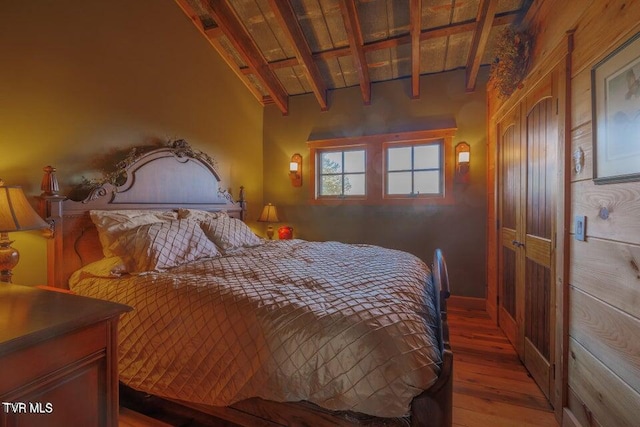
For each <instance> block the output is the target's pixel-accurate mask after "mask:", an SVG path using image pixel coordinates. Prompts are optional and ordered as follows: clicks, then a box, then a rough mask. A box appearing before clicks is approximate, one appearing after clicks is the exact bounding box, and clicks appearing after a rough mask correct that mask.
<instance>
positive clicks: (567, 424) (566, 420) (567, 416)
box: [562, 407, 582, 427]
mask: <svg viewBox="0 0 640 427" xmlns="http://www.w3.org/2000/svg"><path fill="white" fill-rule="evenodd" d="M562 427H582V424H580V421H578V419H577V418H576V417H575V415H573V412H571V409H569V408H566V407H565V408H562Z"/></svg>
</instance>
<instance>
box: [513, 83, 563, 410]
mask: <svg viewBox="0 0 640 427" xmlns="http://www.w3.org/2000/svg"><path fill="white" fill-rule="evenodd" d="M555 75H556V74H555V73H553V74H552V75H551V76H549V78H548V79H545V80H544V81H542V82H541V83H540V84H539V85H538V87H537V88H535V89H534V91H533V92H532V93H531V95H529V96H528V97H527V98H526V102H525V108H526V110H525V118H524V119H523V123H524V129H523V130H524V136H525V146H526V162H525V171H524V172H525V175H524V181H525V182H526V187H524V188H523V190H525V189H526V193H525V194H524V195H523V203H524V212H525V216H524V218H523V220H524V242H523V243H524V246H521V247H520V248H519V249H520V251H521V254H520V262H521V263H522V264H521V271H522V274H523V275H524V307H523V308H524V331H523V332H524V336H523V346H524V357H523V360H524V364H525V366H526V367H527V369H528V370H529V372H530V373H531V375H532V376H533V378H534V379H535V380H536V382H537V383H538V385H539V386H540V388H541V389H542V391H543V392H544V394H545V395H546V396H547V398H548V397H549V393H550V390H551V388H552V387H551V383H552V380H553V378H552V372H551V368H552V355H553V353H554V352H553V348H552V347H553V342H554V340H553V332H554V330H555V328H553V327H552V325H553V324H554V321H555V318H554V317H553V313H554V310H553V307H554V304H555V299H554V292H553V279H552V278H553V277H554V273H555V272H554V262H553V259H554V256H553V255H554V254H553V248H554V247H555V230H556V226H555V217H556V215H555V213H556V189H557V181H556V179H557V164H556V156H557V144H558V137H559V135H558V120H557V96H555V94H554V93H553V91H554V86H555V85H554V84H553V81H554V78H553V77H554V76H555Z"/></svg>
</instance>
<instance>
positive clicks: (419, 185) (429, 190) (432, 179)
mask: <svg viewBox="0 0 640 427" xmlns="http://www.w3.org/2000/svg"><path fill="white" fill-rule="evenodd" d="M413 178H414V186H415V191H416V192H417V193H419V194H440V172H439V171H427V172H416V173H415V175H414V177H413Z"/></svg>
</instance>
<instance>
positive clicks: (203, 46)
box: [0, 0, 263, 284]
mask: <svg viewBox="0 0 640 427" xmlns="http://www.w3.org/2000/svg"><path fill="white" fill-rule="evenodd" d="M0 52H2V59H1V62H2V66H0V178H2V179H4V180H5V181H6V183H7V184H8V185H9V184H11V185H22V186H23V187H24V189H25V193H27V194H28V195H29V196H36V195H38V194H39V193H40V189H39V187H40V180H41V178H42V167H43V166H45V165H48V164H50V165H53V166H55V167H57V168H58V178H59V180H60V182H61V185H62V187H63V191H65V190H68V189H69V188H70V186H71V185H72V184H73V183H77V182H78V181H79V180H80V179H81V177H82V176H83V175H84V176H87V177H91V176H95V169H96V167H97V166H99V164H100V163H99V161H100V160H101V159H104V158H107V157H108V156H109V154H110V153H112V152H113V151H116V150H122V149H126V148H127V147H130V146H135V145H141V144H145V143H148V142H157V141H165V140H167V139H170V138H184V139H186V140H187V141H189V142H190V143H191V145H192V146H193V147H194V148H196V149H200V150H203V151H205V152H207V153H208V154H210V155H211V156H212V157H214V158H215V159H216V160H217V161H218V163H219V165H220V171H219V172H220V175H221V177H222V181H223V182H222V185H223V186H224V187H230V188H232V189H233V190H234V191H235V193H234V194H237V191H238V190H237V189H238V187H239V186H240V185H245V186H246V188H247V198H248V199H249V200H251V201H253V202H254V203H253V204H251V205H250V208H249V209H250V210H249V215H250V217H257V215H258V214H259V212H257V210H258V209H259V205H260V204H261V203H262V164H263V163H262V121H263V108H262V106H260V104H259V103H258V102H257V101H256V99H255V98H254V97H253V95H251V93H250V92H249V91H248V90H247V89H246V88H245V87H244V85H243V84H242V83H241V82H240V81H239V80H238V79H237V77H236V76H235V75H234V74H233V72H232V71H231V70H230V69H229V68H228V67H227V65H226V64H225V63H224V62H223V61H222V59H220V58H219V56H218V55H217V54H216V53H215V51H214V50H213V48H212V47H211V46H210V45H209V44H208V43H207V42H206V40H205V39H204V38H203V37H202V35H201V34H200V33H199V32H198V31H197V30H196V28H195V27H194V26H193V24H192V23H191V22H190V21H189V19H188V18H187V17H186V16H185V15H184V13H183V12H182V11H181V10H180V8H179V7H178V6H177V5H176V4H175V2H173V1H172V0H135V1H131V0H108V1H99V0H93V1H86V0H56V1H36V2H33V1H3V2H0ZM11 238H13V239H15V240H16V243H15V244H14V246H15V247H16V248H17V249H18V250H19V251H20V253H21V261H20V264H19V265H18V267H17V268H16V269H15V270H14V274H15V275H14V282H15V283H24V284H38V283H44V282H45V280H46V251H45V242H44V239H43V238H41V237H40V235H39V234H38V233H37V232H24V233H13V234H11Z"/></svg>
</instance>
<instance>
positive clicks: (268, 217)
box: [258, 203, 280, 222]
mask: <svg viewBox="0 0 640 427" xmlns="http://www.w3.org/2000/svg"><path fill="white" fill-rule="evenodd" d="M258 221H260V222H279V221H280V220H279V219H278V211H277V210H276V207H275V206H273V205H272V204H271V203H269V204H267V205H265V207H264V208H263V209H262V213H261V214H260V218H258Z"/></svg>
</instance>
